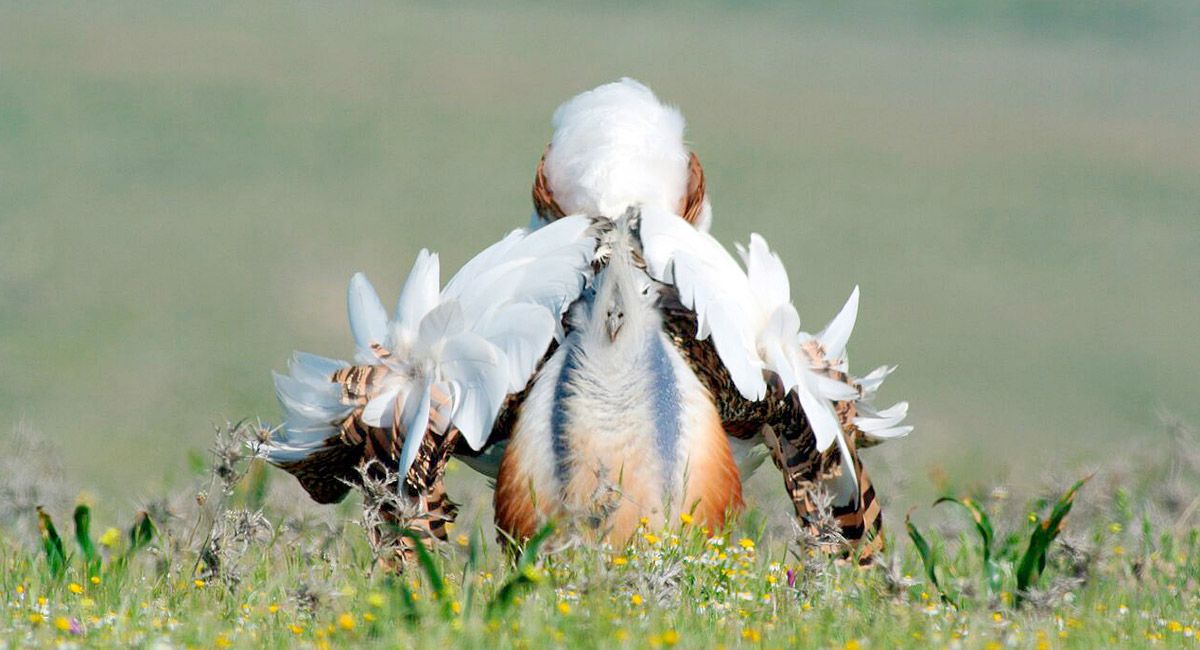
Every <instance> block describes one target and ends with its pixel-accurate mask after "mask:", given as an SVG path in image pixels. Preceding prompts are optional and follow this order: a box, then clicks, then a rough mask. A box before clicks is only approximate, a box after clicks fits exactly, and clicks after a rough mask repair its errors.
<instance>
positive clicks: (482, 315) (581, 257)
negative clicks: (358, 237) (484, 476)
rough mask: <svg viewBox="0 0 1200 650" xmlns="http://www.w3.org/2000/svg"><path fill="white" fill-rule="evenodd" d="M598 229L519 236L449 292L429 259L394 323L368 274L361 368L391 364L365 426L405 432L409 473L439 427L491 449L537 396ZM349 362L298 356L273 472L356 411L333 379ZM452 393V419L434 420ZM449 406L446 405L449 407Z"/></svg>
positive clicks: (353, 303)
mask: <svg viewBox="0 0 1200 650" xmlns="http://www.w3.org/2000/svg"><path fill="white" fill-rule="evenodd" d="M589 227H590V221H589V220H588V219H586V218H583V217H567V218H564V219H560V220H558V221H556V222H555V223H553V224H551V225H549V226H546V227H544V228H541V229H539V230H537V231H536V232H532V233H529V232H526V231H524V230H517V231H514V232H512V233H510V234H509V235H508V236H506V237H504V238H503V239H501V240H500V241H499V242H497V243H495V244H493V245H492V246H490V247H488V248H487V249H485V250H484V251H483V252H481V253H479V254H478V255H476V256H475V257H474V258H473V259H471V260H470V261H469V262H467V264H465V265H464V266H463V268H462V269H461V270H460V271H459V272H458V273H457V274H455V276H454V277H453V278H451V279H450V281H449V282H448V283H447V284H446V287H445V289H441V290H439V278H440V273H439V267H438V258H437V255H434V254H431V253H429V252H428V251H424V250H422V251H421V253H420V254H419V255H418V256H417V260H416V262H415V263H414V264H413V268H412V272H411V273H410V274H409V277H408V279H407V280H406V281H405V284H404V288H403V290H402V291H401V294H400V298H399V300H398V301H397V304H396V310H395V313H394V315H393V317H392V318H391V319H390V320H389V319H388V316H387V312H386V311H385V310H384V308H383V303H382V302H381V301H380V300H379V296H378V294H376V292H375V289H374V287H372V286H371V283H370V282H368V281H367V279H366V277H365V276H364V275H362V274H361V273H359V274H355V276H354V277H353V278H352V279H351V280H350V287H349V291H348V295H347V309H348V312H349V320H350V330H351V333H352V335H353V337H354V342H355V360H356V361H357V362H358V363H360V364H368V365H382V366H384V367H386V369H387V372H385V373H380V375H379V377H378V380H377V381H376V382H375V383H374V384H372V385H371V387H370V390H371V393H370V394H369V395H368V396H367V398H368V400H367V402H366V405H365V407H364V408H363V410H362V415H361V417H362V419H363V422H364V423H365V424H367V425H369V426H372V427H380V428H385V429H387V428H392V429H394V430H395V431H397V433H400V434H403V438H404V446H403V448H402V450H401V452H400V462H399V467H398V469H399V471H400V473H401V474H404V473H406V472H407V471H408V468H409V467H410V466H411V465H412V463H413V461H414V460H415V458H416V455H417V451H418V450H419V448H420V442H421V439H422V438H423V437H424V435H425V433H426V431H427V429H428V428H429V427H430V426H431V423H432V424H433V425H435V426H436V425H438V424H440V425H441V427H440V428H442V429H443V430H441V431H438V433H445V430H446V429H448V428H449V426H450V425H453V426H454V427H457V428H458V430H459V431H460V432H461V433H462V435H463V438H464V439H465V440H466V441H467V443H468V444H469V445H470V446H471V448H472V449H475V450H478V449H480V448H482V447H483V446H484V443H485V442H486V441H487V437H488V435H489V434H490V433H491V430H492V425H493V423H494V421H495V418H496V416H497V414H498V412H499V410H500V407H501V406H502V404H503V403H504V400H505V398H506V397H507V396H508V395H509V394H511V393H514V392H518V391H520V390H522V389H523V388H524V387H525V384H526V383H527V382H528V381H529V378H530V376H531V375H532V374H533V371H534V369H535V368H536V366H537V363H538V361H539V360H541V358H542V356H543V355H544V354H545V353H546V350H547V349H548V348H549V346H550V344H551V342H552V341H553V340H554V339H555V337H556V336H557V335H559V334H560V333H561V332H560V330H561V317H562V314H563V312H564V311H565V310H566V308H567V307H568V306H569V305H570V304H571V303H572V302H573V301H574V300H575V298H576V297H578V295H579V293H580V291H581V290H582V288H583V283H584V279H585V275H584V274H585V272H586V271H587V270H588V266H589V263H590V261H591V252H592V250H593V248H594V245H595V242H594V239H593V236H592V234H591V233H590V232H589ZM348 366H349V364H347V363H345V362H343V361H335V360H332V359H324V358H321V357H316V356H314V355H308V354H303V353H297V354H296V356H295V357H294V358H293V362H292V363H291V364H290V370H291V373H290V375H287V376H285V375H279V374H276V376H275V385H276V394H277V396H278V398H279V402H280V405H281V406H282V407H283V410H284V413H285V422H284V425H283V427H282V429H281V431H280V432H279V433H277V434H276V436H275V437H273V438H272V440H271V441H270V442H269V443H268V444H267V445H265V446H264V448H263V453H264V454H265V456H266V458H267V460H269V461H270V462H272V463H283V462H295V461H298V460H302V459H303V458H304V457H305V456H307V454H309V453H312V452H313V451H316V450H318V449H320V448H321V447H322V446H323V444H324V441H325V440H326V439H328V438H329V437H330V436H333V435H335V434H336V432H337V431H338V427H339V426H340V425H341V423H342V422H343V421H344V420H345V418H346V417H348V416H350V415H351V414H352V412H353V411H354V409H355V407H356V404H355V403H347V402H346V401H344V397H343V391H342V388H341V386H340V385H339V384H337V383H334V382H333V381H332V376H333V374H334V373H335V372H337V371H338V370H339V369H342V368H346V367H348ZM435 395H442V396H448V399H449V406H448V409H447V410H448V413H446V415H447V416H448V417H447V418H439V417H433V415H434V414H435V412H438V408H439V405H438V404H434V403H432V402H434V401H435V400H434V396H435ZM442 406H443V408H444V405H442Z"/></svg>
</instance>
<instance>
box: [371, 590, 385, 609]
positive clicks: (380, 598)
mask: <svg viewBox="0 0 1200 650" xmlns="http://www.w3.org/2000/svg"><path fill="white" fill-rule="evenodd" d="M367 604H368V605H370V606H371V607H383V606H384V605H386V604H387V598H386V597H384V595H383V594H381V593H379V592H378V591H374V592H371V593H369V594H367Z"/></svg>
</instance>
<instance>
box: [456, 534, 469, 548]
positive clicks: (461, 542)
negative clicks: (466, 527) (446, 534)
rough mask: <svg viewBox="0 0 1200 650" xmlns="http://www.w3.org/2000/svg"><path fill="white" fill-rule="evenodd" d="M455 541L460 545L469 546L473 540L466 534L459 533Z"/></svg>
mask: <svg viewBox="0 0 1200 650" xmlns="http://www.w3.org/2000/svg"><path fill="white" fill-rule="evenodd" d="M455 541H457V542H458V545H459V546H467V545H468V544H470V543H471V540H470V539H468V538H467V536H466V535H459V536H458V538H457V539H456V540H455Z"/></svg>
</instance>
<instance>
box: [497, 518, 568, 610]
mask: <svg viewBox="0 0 1200 650" xmlns="http://www.w3.org/2000/svg"><path fill="white" fill-rule="evenodd" d="M553 533H554V525H553V524H549V523H548V524H546V525H545V526H542V528H541V530H539V531H538V532H536V533H534V535H533V537H530V538H529V541H528V542H526V544H525V548H524V549H522V550H521V556H520V559H519V560H517V567H516V570H515V571H514V572H513V576H512V577H511V578H509V579H508V581H506V582H505V583H504V585H503V586H502V587H500V590H499V591H497V592H496V596H495V597H494V598H492V600H491V602H489V603H488V606H487V617H488V618H489V619H492V618H495V617H496V616H498V615H499V614H502V613H504V612H505V611H507V610H508V608H509V607H511V606H512V603H513V601H514V600H516V597H517V596H518V595H519V594H520V593H521V592H522V591H525V590H526V589H527V588H529V587H530V586H532V585H535V584H537V583H538V582H539V581H540V580H541V575H540V574H539V573H538V572H537V569H536V567H534V563H535V562H537V555H538V551H539V550H540V549H541V547H542V544H543V543H545V541H546V540H547V539H549V538H550V535H551V534H553Z"/></svg>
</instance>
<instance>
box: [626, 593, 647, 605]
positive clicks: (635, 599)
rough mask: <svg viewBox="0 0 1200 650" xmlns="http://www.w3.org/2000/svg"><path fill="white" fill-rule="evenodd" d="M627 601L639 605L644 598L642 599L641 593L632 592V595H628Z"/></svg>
mask: <svg viewBox="0 0 1200 650" xmlns="http://www.w3.org/2000/svg"><path fill="white" fill-rule="evenodd" d="M629 602H630V603H633V605H634V606H637V605H641V604H642V603H643V602H645V601H644V600H642V595H641V594H634V595H632V596H630V597H629Z"/></svg>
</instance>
